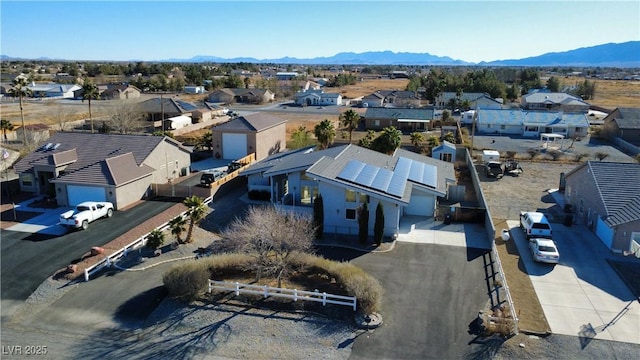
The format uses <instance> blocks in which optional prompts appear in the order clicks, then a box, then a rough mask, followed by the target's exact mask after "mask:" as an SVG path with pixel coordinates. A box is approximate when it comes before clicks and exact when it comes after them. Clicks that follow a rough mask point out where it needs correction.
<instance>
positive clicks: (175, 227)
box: [169, 216, 187, 243]
mask: <svg viewBox="0 0 640 360" xmlns="http://www.w3.org/2000/svg"><path fill="white" fill-rule="evenodd" d="M186 224H187V219H185V218H184V217H183V216H178V217H176V218H173V219H172V220H171V221H169V229H171V234H172V235H175V236H176V240H177V241H178V243H181V242H182V239H180V236H181V235H182V233H183V232H184V231H185V230H186V228H185V226H186Z"/></svg>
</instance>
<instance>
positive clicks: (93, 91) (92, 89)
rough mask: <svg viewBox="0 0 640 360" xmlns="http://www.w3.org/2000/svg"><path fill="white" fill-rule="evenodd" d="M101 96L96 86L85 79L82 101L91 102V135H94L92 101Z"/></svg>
mask: <svg viewBox="0 0 640 360" xmlns="http://www.w3.org/2000/svg"><path fill="white" fill-rule="evenodd" d="M99 96H100V92H99V90H98V87H97V86H96V84H94V83H92V82H91V81H90V80H89V79H87V78H85V79H84V84H83V85H82V101H83V102H84V101H85V100H88V101H89V122H91V133H92V134H93V116H92V115H91V100H96V99H98V98H99Z"/></svg>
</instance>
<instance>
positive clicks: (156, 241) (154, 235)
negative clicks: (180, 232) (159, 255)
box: [146, 229, 164, 250]
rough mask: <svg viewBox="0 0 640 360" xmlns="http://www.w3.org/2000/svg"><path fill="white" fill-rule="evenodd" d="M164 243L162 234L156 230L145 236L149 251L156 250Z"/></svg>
mask: <svg viewBox="0 0 640 360" xmlns="http://www.w3.org/2000/svg"><path fill="white" fill-rule="evenodd" d="M163 243H164V233H163V232H162V231H160V230H158V229H155V230H153V231H151V232H150V233H149V235H147V244H146V246H147V247H148V248H150V249H153V250H155V249H157V248H159V247H160V246H162V244H163Z"/></svg>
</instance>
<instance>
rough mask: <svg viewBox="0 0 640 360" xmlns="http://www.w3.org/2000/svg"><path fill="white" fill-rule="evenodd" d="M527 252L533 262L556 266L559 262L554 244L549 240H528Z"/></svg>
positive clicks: (558, 254)
mask: <svg viewBox="0 0 640 360" xmlns="http://www.w3.org/2000/svg"><path fill="white" fill-rule="evenodd" d="M529 250H531V256H532V257H533V261H536V262H544V263H549V264H557V263H558V261H559V260H560V253H559V252H558V248H557V247H556V243H555V242H554V241H553V240H551V239H543V238H533V239H530V240H529Z"/></svg>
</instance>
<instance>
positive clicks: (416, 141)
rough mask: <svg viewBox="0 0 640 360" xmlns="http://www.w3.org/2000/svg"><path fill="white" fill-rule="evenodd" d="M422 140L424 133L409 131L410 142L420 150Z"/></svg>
mask: <svg viewBox="0 0 640 360" xmlns="http://www.w3.org/2000/svg"><path fill="white" fill-rule="evenodd" d="M423 142H424V135H423V134H422V133H421V132H417V131H416V132H412V133H411V144H413V146H414V147H415V148H416V150H420V149H421V148H422V143H423Z"/></svg>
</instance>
